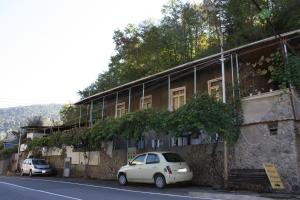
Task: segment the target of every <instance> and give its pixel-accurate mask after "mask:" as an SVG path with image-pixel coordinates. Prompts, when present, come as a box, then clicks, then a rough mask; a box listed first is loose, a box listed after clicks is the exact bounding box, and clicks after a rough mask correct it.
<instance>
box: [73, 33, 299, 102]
mask: <svg viewBox="0 0 300 200" xmlns="http://www.w3.org/2000/svg"><path fill="white" fill-rule="evenodd" d="M297 33H298V34H300V29H297V30H294V31H290V32H287V33H283V34H281V36H282V37H286V36H291V35H293V34H297ZM276 39H279V38H278V36H272V37H268V38H265V39H262V40H258V41H255V42H252V43H248V44H245V45H242V46H239V47H236V48H233V49H229V50H226V51H224V52H223V54H230V53H233V52H238V51H240V50H242V49H245V48H249V47H252V46H255V45H259V44H262V43H265V42H270V41H272V40H276ZM219 56H221V53H216V54H213V55H210V56H207V57H204V58H200V59H197V60H194V61H190V62H187V63H184V64H181V65H178V66H176V67H173V68H170V69H167V70H164V71H162V72H158V73H156V74H153V75H149V76H146V77H143V78H140V79H137V80H134V81H131V82H128V83H125V84H123V85H120V86H117V87H114V88H111V89H109V90H105V91H103V92H99V93H97V94H94V95H91V96H89V97H87V98H84V99H82V100H80V101H78V102H76V103H75V105H80V104H85V103H87V102H90V101H92V100H95V99H98V98H100V97H103V96H107V95H108V94H111V93H113V92H118V91H120V90H122V89H124V88H130V87H133V86H137V85H140V84H142V83H145V82H147V81H149V80H151V79H154V78H156V77H164V76H165V75H168V74H170V73H172V72H174V71H177V70H179V69H184V68H187V67H190V66H191V65H193V64H196V63H200V62H203V61H206V60H210V59H214V58H216V57H219Z"/></svg>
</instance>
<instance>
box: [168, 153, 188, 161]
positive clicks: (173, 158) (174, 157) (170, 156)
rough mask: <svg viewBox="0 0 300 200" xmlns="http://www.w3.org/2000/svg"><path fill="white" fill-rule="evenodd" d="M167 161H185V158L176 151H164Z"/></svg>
mask: <svg viewBox="0 0 300 200" xmlns="http://www.w3.org/2000/svg"><path fill="white" fill-rule="evenodd" d="M163 156H164V157H165V159H166V161H167V162H184V160H183V158H181V157H180V156H179V155H178V154H176V153H163Z"/></svg>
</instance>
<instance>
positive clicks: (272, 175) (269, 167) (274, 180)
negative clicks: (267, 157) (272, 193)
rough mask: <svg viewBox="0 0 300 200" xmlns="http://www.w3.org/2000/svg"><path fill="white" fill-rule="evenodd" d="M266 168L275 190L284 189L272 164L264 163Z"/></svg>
mask: <svg viewBox="0 0 300 200" xmlns="http://www.w3.org/2000/svg"><path fill="white" fill-rule="evenodd" d="M263 165H264V168H265V171H266V173H267V176H268V178H269V181H270V183H271V186H272V188H273V189H284V186H283V183H282V181H281V178H280V176H279V174H278V172H277V170H276V168H275V165H274V164H272V163H264V164H263Z"/></svg>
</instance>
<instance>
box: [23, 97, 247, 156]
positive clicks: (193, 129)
mask: <svg viewBox="0 0 300 200" xmlns="http://www.w3.org/2000/svg"><path fill="white" fill-rule="evenodd" d="M239 104H240V103H239V102H238V101H237V100H234V101H232V103H228V104H225V103H222V102H220V101H219V100H217V99H216V98H215V97H214V96H210V95H208V94H200V95H197V96H195V97H194V98H193V100H192V101H191V102H190V103H188V104H186V105H184V106H182V107H180V108H179V109H178V110H176V111H174V112H168V111H159V110H154V109H145V110H141V111H137V112H131V113H127V114H126V115H124V116H122V117H121V118H117V119H115V118H111V119H106V120H99V121H98V122H96V123H95V124H94V125H93V126H92V127H91V128H90V129H76V130H73V131H66V132H57V133H55V134H52V135H49V136H48V137H43V138H35V139H33V140H32V141H31V142H29V144H28V150H33V149H36V148H41V147H58V148H62V147H63V145H73V146H76V147H79V148H84V149H85V150H87V149H96V148H99V147H100V146H101V143H102V142H105V141H109V140H112V138H113V137H114V136H122V137H124V138H127V139H136V140H138V139H140V138H141V137H142V136H143V134H144V132H146V131H149V130H154V131H155V132H157V133H159V134H171V135H174V136H177V137H178V136H182V135H183V134H186V133H188V134H194V133H200V131H202V132H203V131H204V132H205V133H206V134H207V135H211V136H213V135H215V134H216V133H217V134H218V135H220V136H221V137H223V138H224V139H226V140H227V141H228V142H229V143H231V144H233V143H234V142H235V141H236V140H237V139H238V136H239V133H240V129H239V126H240V124H241V123H242V115H241V113H240V109H237V108H238V107H239Z"/></svg>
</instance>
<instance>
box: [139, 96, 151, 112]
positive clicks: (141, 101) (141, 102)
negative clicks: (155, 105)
mask: <svg viewBox="0 0 300 200" xmlns="http://www.w3.org/2000/svg"><path fill="white" fill-rule="evenodd" d="M147 98H150V100H151V104H150V105H151V106H150V107H147V108H145V99H147ZM143 103H144V106H143V107H142V104H143ZM149 108H152V94H149V95H147V96H144V101H143V97H140V110H142V109H149Z"/></svg>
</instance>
